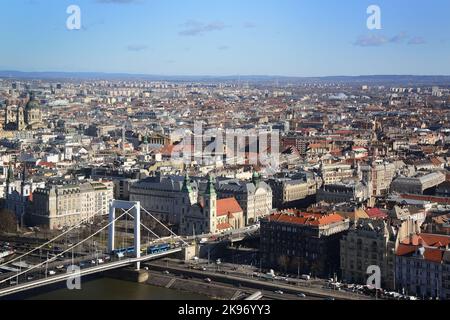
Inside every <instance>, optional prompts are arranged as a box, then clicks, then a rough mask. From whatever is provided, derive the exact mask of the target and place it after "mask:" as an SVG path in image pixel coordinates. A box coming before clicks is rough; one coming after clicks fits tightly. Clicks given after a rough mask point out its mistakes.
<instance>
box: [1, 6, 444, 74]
mask: <svg viewBox="0 0 450 320" xmlns="http://www.w3.org/2000/svg"><path fill="white" fill-rule="evenodd" d="M71 4H76V5H78V6H79V7H80V8H81V13H82V17H81V18H82V20H81V21H82V29H81V30H79V31H69V30H67V29H66V20H67V17H68V14H67V13H66V9H67V7H68V6H69V5H71ZM371 4H377V5H379V6H380V7H381V13H382V17H381V18H382V30H374V31H370V30H368V29H367V27H366V20H367V17H368V15H367V14H366V9H367V7H368V6H369V5H371ZM0 27H1V30H2V31H1V33H0V43H1V46H0V48H1V50H0V69H2V70H21V71H90V72H127V73H146V74H162V75H237V74H241V75H244V74H246V75H250V74H251V75H293V76H324V75H366V74H430V75H435V74H443V75H450V1H448V0H372V1H366V0H3V1H2V10H0Z"/></svg>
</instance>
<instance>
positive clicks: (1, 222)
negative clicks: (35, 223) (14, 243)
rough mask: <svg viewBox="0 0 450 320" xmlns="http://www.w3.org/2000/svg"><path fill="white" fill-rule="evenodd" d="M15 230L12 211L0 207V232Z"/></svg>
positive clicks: (12, 231) (14, 217)
mask: <svg viewBox="0 0 450 320" xmlns="http://www.w3.org/2000/svg"><path fill="white" fill-rule="evenodd" d="M16 231H17V218H16V215H15V214H14V212H12V211H11V210H7V209H0V232H4V233H14V232H16Z"/></svg>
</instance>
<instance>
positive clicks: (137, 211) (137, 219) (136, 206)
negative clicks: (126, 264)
mask: <svg viewBox="0 0 450 320" xmlns="http://www.w3.org/2000/svg"><path fill="white" fill-rule="evenodd" d="M116 209H122V210H125V211H128V212H129V213H130V214H131V215H132V216H133V218H134V256H135V258H140V257H141V203H140V202H139V201H134V202H133V201H122V200H112V201H111V203H110V205H109V222H110V223H111V224H110V225H109V230H108V251H109V252H110V253H112V252H113V251H114V250H115V243H114V240H115V225H116V224H115V221H114V220H115V219H116ZM140 268H141V263H140V262H136V269H137V270H139V269H140Z"/></svg>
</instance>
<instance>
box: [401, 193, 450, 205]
mask: <svg viewBox="0 0 450 320" xmlns="http://www.w3.org/2000/svg"><path fill="white" fill-rule="evenodd" d="M401 197H402V198H403V199H409V200H419V201H429V202H436V203H440V204H450V198H444V197H433V196H421V195H414V194H402V195H401Z"/></svg>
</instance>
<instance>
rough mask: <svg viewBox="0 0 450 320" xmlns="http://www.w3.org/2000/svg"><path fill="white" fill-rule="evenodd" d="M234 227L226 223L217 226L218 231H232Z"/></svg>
mask: <svg viewBox="0 0 450 320" xmlns="http://www.w3.org/2000/svg"><path fill="white" fill-rule="evenodd" d="M232 228H233V227H232V226H231V224H229V223H228V222H224V223H219V224H218V225H217V229H218V230H227V229H232Z"/></svg>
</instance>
